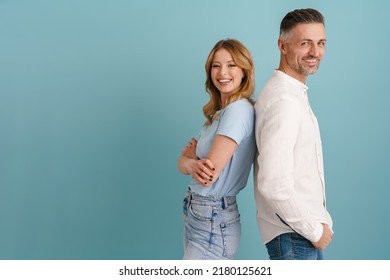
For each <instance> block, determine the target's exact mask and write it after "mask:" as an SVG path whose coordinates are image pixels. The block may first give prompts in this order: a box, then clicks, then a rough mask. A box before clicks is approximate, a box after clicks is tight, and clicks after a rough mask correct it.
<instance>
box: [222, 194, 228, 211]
mask: <svg viewBox="0 0 390 280" xmlns="http://www.w3.org/2000/svg"><path fill="white" fill-rule="evenodd" d="M228 206H229V205H228V201H227V199H226V196H224V197H223V209H226V208H227V207H228Z"/></svg>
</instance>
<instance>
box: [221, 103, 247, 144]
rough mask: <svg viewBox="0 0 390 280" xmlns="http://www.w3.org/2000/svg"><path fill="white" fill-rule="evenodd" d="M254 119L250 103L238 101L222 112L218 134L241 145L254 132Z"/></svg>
mask: <svg viewBox="0 0 390 280" xmlns="http://www.w3.org/2000/svg"><path fill="white" fill-rule="evenodd" d="M254 119H255V113H254V108H253V106H252V105H251V104H250V103H249V102H240V101H236V102H234V103H232V104H230V105H229V106H228V107H226V109H225V110H224V111H223V112H222V114H221V117H220V122H219V127H218V130H217V134H219V135H224V136H227V137H229V138H231V139H233V140H234V141H235V142H236V143H237V145H239V144H240V143H241V141H242V140H244V139H245V138H247V137H248V136H249V135H250V134H251V131H253V127H254Z"/></svg>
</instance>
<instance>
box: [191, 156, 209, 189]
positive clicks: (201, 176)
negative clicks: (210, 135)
mask: <svg viewBox="0 0 390 280" xmlns="http://www.w3.org/2000/svg"><path fill="white" fill-rule="evenodd" d="M186 169H187V171H188V173H189V174H190V175H191V176H192V178H194V179H195V180H196V181H198V182H199V183H200V184H201V185H202V186H204V187H208V186H210V185H211V183H212V182H213V178H214V175H213V171H214V170H215V168H214V165H213V163H212V162H211V160H209V159H198V160H195V159H191V160H189V161H187V164H186Z"/></svg>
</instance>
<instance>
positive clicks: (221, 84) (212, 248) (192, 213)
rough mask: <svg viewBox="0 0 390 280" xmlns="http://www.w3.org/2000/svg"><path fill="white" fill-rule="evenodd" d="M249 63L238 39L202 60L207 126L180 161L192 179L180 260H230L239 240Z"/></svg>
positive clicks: (249, 152) (249, 156) (249, 154)
mask: <svg viewBox="0 0 390 280" xmlns="http://www.w3.org/2000/svg"><path fill="white" fill-rule="evenodd" d="M253 72H254V71H253V61H252V57H251V56H250V54H249V51H248V50H247V49H246V48H245V47H244V45H242V44H241V42H239V41H237V40H232V39H228V40H221V41H219V42H218V43H217V44H216V45H215V46H214V48H213V49H212V50H211V52H210V54H209V56H208V58H207V61H206V75H207V80H206V89H207V91H208V92H209V94H210V101H209V102H208V103H207V104H206V105H205V107H204V113H205V116H206V119H207V120H206V123H205V125H204V126H203V128H202V129H201V132H200V133H199V135H198V136H197V137H196V138H195V139H193V140H192V141H190V142H189V144H188V145H187V147H186V148H185V149H184V151H183V152H182V155H181V156H180V158H179V162H178V168H179V170H180V172H182V173H183V174H186V175H189V174H190V175H191V176H192V178H193V180H192V181H191V182H190V184H189V189H188V192H187V194H186V197H185V199H184V202H183V221H184V257H183V258H184V259H232V258H234V256H235V254H236V252H237V250H238V246H239V242H240V236H241V221H240V214H239V212H238V207H237V202H236V195H237V194H238V193H239V191H240V190H241V189H243V188H244V187H245V186H246V183H247V180H248V175H249V172H250V170H251V167H252V163H253V160H254V156H255V141H254V134H253V128H254V109H253V101H252V99H251V96H252V94H253V89H254V78H253Z"/></svg>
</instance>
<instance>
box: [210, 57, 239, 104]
mask: <svg viewBox="0 0 390 280" xmlns="http://www.w3.org/2000/svg"><path fill="white" fill-rule="evenodd" d="M243 77H244V70H243V69H242V68H240V67H238V66H237V65H236V63H235V62H234V60H233V58H232V56H231V54H230V53H229V52H228V51H227V50H226V49H219V50H218V51H216V52H215V54H214V58H213V61H212V64H211V79H212V81H213V84H214V85H215V87H216V88H217V89H218V90H219V92H220V93H221V99H222V104H223V103H224V102H223V101H224V100H225V99H226V98H227V97H228V96H229V95H231V94H232V93H235V92H237V90H238V89H239V88H240V85H241V81H242V78H243Z"/></svg>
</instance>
